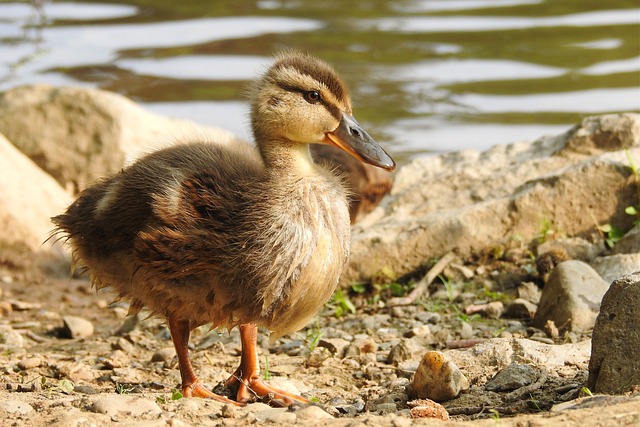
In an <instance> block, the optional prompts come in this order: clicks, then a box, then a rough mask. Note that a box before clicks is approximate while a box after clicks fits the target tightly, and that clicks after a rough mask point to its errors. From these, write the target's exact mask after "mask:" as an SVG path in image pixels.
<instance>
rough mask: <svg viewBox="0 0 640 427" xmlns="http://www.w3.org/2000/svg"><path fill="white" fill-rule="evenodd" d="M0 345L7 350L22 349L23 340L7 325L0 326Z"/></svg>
mask: <svg viewBox="0 0 640 427" xmlns="http://www.w3.org/2000/svg"><path fill="white" fill-rule="evenodd" d="M0 344H3V346H4V347H8V348H16V347H17V348H22V347H24V338H23V337H22V335H21V334H20V333H19V332H18V331H16V330H14V329H13V328H12V327H11V326H9V325H0Z"/></svg>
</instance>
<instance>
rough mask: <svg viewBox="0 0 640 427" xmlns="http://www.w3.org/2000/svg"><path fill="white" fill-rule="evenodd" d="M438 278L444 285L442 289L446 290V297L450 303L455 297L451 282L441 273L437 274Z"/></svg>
mask: <svg viewBox="0 0 640 427" xmlns="http://www.w3.org/2000/svg"><path fill="white" fill-rule="evenodd" d="M438 278H439V279H440V280H441V281H442V284H443V285H444V289H445V290H446V291H447V299H448V300H449V302H450V303H452V302H453V300H454V299H455V292H454V288H453V283H451V280H448V279H447V278H446V277H444V276H443V275H439V276H438Z"/></svg>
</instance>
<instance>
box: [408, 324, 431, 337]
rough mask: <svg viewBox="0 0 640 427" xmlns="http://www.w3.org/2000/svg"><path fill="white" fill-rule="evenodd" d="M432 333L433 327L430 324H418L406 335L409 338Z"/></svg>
mask: <svg viewBox="0 0 640 427" xmlns="http://www.w3.org/2000/svg"><path fill="white" fill-rule="evenodd" d="M430 334H431V328H430V327H429V325H418V326H414V327H413V328H411V330H410V331H409V332H407V333H406V334H405V335H404V336H405V337H407V338H411V337H424V336H427V335H430Z"/></svg>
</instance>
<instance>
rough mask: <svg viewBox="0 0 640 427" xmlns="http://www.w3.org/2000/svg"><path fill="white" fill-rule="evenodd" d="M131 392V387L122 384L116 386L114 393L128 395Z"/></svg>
mask: <svg viewBox="0 0 640 427" xmlns="http://www.w3.org/2000/svg"><path fill="white" fill-rule="evenodd" d="M132 391H133V387H131V386H129V385H128V384H124V383H117V384H116V393H118V394H129V393H131V392H132Z"/></svg>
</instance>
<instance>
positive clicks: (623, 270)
mask: <svg viewBox="0 0 640 427" xmlns="http://www.w3.org/2000/svg"><path fill="white" fill-rule="evenodd" d="M591 266H592V267H593V269H594V270H595V271H597V272H598V274H599V275H600V276H601V277H602V278H603V279H604V281H605V282H607V283H611V282H613V281H614V280H616V279H618V278H619V277H622V276H624V275H626V274H631V273H633V272H634V271H636V270H637V269H638V267H640V253H633V254H615V255H610V256H602V257H598V258H596V259H594V260H593V262H592V263H591Z"/></svg>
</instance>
